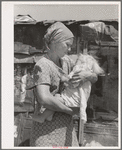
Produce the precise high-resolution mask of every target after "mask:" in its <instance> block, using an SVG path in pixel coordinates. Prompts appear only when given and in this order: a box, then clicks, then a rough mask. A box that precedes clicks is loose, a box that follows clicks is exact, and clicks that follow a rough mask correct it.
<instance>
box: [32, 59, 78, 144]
mask: <svg viewBox="0 0 122 150" xmlns="http://www.w3.org/2000/svg"><path fill="white" fill-rule="evenodd" d="M34 80H35V84H36V85H39V84H47V85H50V92H51V93H52V94H53V95H55V94H56V93H57V92H58V91H59V85H60V73H59V70H58V68H57V67H56V66H55V64H54V63H53V62H52V61H50V60H49V59H47V58H45V57H42V58H41V59H40V60H39V61H38V62H37V64H36V65H35V69H34ZM40 108H41V105H40V104H39V102H38V101H37V105H36V110H35V114H37V113H38V112H39V110H40ZM30 146H35V147H58V146H60V147H61V146H67V147H79V145H78V141H77V137H76V132H75V128H74V127H73V120H72V116H71V115H68V114H66V113H62V112H55V113H54V115H53V119H52V121H47V120H46V121H45V122H44V123H38V122H35V121H33V125H32V130H31V137H30Z"/></svg>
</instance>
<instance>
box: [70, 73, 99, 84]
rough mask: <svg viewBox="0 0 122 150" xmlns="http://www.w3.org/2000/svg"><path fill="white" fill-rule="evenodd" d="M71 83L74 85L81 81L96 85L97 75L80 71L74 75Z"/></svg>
mask: <svg viewBox="0 0 122 150" xmlns="http://www.w3.org/2000/svg"><path fill="white" fill-rule="evenodd" d="M70 81H71V83H72V84H73V83H79V82H81V81H91V82H92V83H95V82H96V81H97V75H96V74H95V73H91V72H90V71H79V72H75V73H74V75H73V76H72V79H71V80H70Z"/></svg>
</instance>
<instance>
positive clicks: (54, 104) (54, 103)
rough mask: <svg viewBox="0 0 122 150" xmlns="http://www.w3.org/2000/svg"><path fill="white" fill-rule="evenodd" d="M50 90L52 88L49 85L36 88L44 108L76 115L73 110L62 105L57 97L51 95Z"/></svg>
mask: <svg viewBox="0 0 122 150" xmlns="http://www.w3.org/2000/svg"><path fill="white" fill-rule="evenodd" d="M49 88H50V86H48V85H38V86H37V87H36V89H37V90H36V91H37V97H38V101H39V102H40V104H42V105H43V106H44V107H46V108H48V109H50V110H53V111H59V112H64V113H67V114H70V115H73V114H74V113H73V110H72V109H71V108H69V107H67V106H65V105H64V104H63V103H61V102H60V100H58V98H57V97H55V96H53V95H52V94H51V93H50V91H49Z"/></svg>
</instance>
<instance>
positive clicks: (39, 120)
mask: <svg viewBox="0 0 122 150" xmlns="http://www.w3.org/2000/svg"><path fill="white" fill-rule="evenodd" d="M31 117H32V120H33V121H36V122H39V123H43V122H44V121H45V118H43V117H42V116H41V115H32V116H31Z"/></svg>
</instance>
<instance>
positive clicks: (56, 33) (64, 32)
mask: <svg viewBox="0 0 122 150" xmlns="http://www.w3.org/2000/svg"><path fill="white" fill-rule="evenodd" d="M72 37H74V35H73V34H72V32H71V31H70V30H69V29H68V28H67V27H66V26H65V25H64V24H63V23H61V22H56V23H54V24H53V25H51V26H50V27H49V28H48V29H47V32H46V34H45V35H44V40H45V42H46V44H48V45H49V44H50V43H52V42H53V43H59V42H63V41H65V40H68V39H70V38H72Z"/></svg>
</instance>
